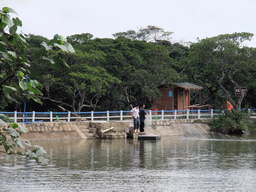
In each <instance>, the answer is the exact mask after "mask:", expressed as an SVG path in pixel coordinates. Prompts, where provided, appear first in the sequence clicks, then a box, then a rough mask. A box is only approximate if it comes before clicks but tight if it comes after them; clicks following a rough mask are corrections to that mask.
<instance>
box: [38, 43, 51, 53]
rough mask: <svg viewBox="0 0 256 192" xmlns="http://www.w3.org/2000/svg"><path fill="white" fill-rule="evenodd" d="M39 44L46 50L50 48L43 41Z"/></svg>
mask: <svg viewBox="0 0 256 192" xmlns="http://www.w3.org/2000/svg"><path fill="white" fill-rule="evenodd" d="M41 45H42V46H43V47H44V48H45V49H46V51H49V50H51V49H52V46H48V45H47V44H46V43H45V42H42V43H41Z"/></svg>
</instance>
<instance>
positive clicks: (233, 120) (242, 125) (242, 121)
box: [209, 110, 256, 134]
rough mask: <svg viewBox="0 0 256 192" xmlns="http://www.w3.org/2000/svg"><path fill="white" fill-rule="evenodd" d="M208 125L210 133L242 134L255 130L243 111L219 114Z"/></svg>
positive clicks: (247, 115)
mask: <svg viewBox="0 0 256 192" xmlns="http://www.w3.org/2000/svg"><path fill="white" fill-rule="evenodd" d="M209 125H210V131H213V132H217V133H224V134H242V133H243V132H245V131H250V130H252V129H255V128H256V127H255V126H254V125H255V124H254V123H253V122H252V121H250V116H249V114H248V113H247V112H246V111H245V110H241V111H236V110H232V111H226V112H225V113H220V114H219V115H218V116H217V117H215V118H214V119H212V120H211V122H210V124H209Z"/></svg>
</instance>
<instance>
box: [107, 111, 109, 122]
mask: <svg viewBox="0 0 256 192" xmlns="http://www.w3.org/2000/svg"><path fill="white" fill-rule="evenodd" d="M107 121H109V111H107Z"/></svg>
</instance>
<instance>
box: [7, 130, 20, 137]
mask: <svg viewBox="0 0 256 192" xmlns="http://www.w3.org/2000/svg"><path fill="white" fill-rule="evenodd" d="M7 130H8V133H9V134H10V135H11V136H13V137H19V136H20V133H19V132H18V131H17V130H16V129H13V128H8V129H7Z"/></svg>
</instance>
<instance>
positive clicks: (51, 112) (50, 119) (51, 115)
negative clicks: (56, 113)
mask: <svg viewBox="0 0 256 192" xmlns="http://www.w3.org/2000/svg"><path fill="white" fill-rule="evenodd" d="M50 122H51V123H52V111H50Z"/></svg>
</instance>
